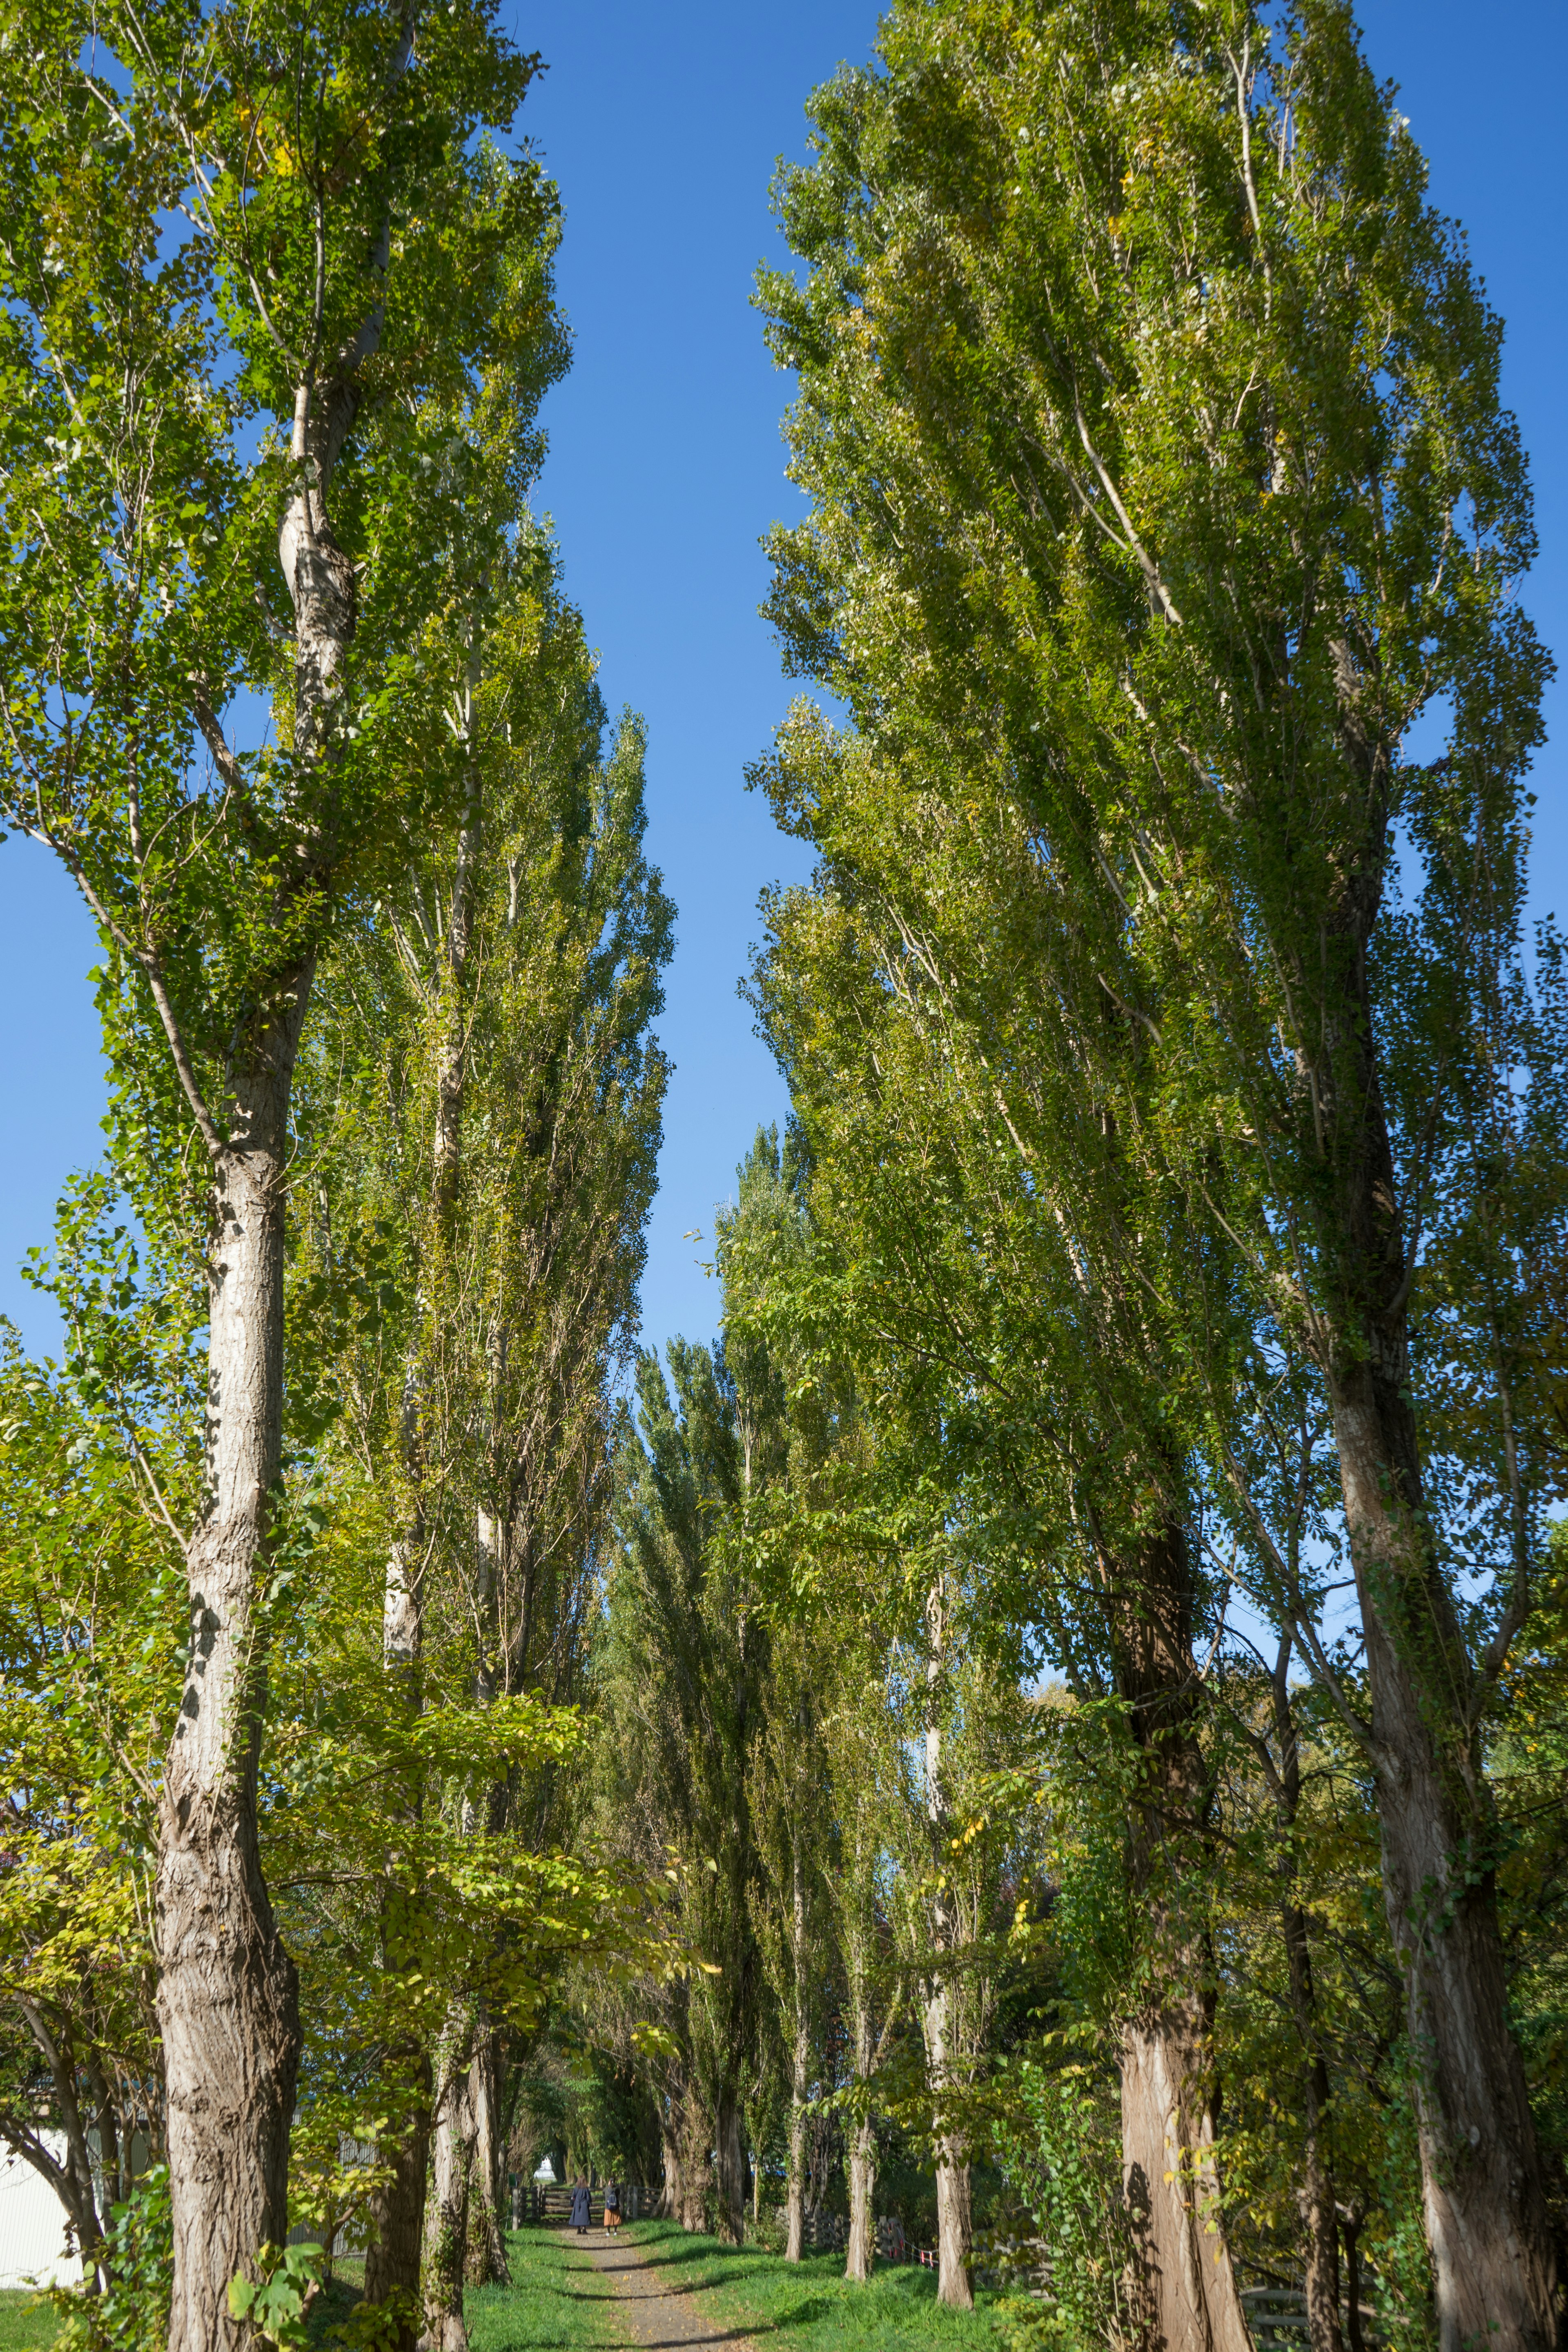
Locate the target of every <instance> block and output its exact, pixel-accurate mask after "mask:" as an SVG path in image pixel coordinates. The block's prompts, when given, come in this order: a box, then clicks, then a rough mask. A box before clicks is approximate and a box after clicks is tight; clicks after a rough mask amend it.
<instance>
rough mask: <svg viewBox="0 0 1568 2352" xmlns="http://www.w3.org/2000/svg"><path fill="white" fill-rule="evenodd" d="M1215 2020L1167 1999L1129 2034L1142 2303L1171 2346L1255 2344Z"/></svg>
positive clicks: (1137, 2303)
mask: <svg viewBox="0 0 1568 2352" xmlns="http://www.w3.org/2000/svg"><path fill="white" fill-rule="evenodd" d="M1209 2027H1210V2020H1209V2017H1208V2014H1207V2011H1206V2005H1205V2003H1204V2002H1203V2001H1202V2000H1196V1999H1194V2000H1184V2001H1176V2000H1166V2001H1165V2002H1164V2003H1163V2005H1162V2006H1161V2007H1160V2008H1159V2009H1158V2010H1156V2011H1151V2012H1149V2013H1148V2014H1146V2015H1145V2016H1143V2017H1141V2018H1137V2019H1134V2020H1133V2021H1131V2022H1130V2023H1129V2024H1128V2025H1126V2026H1124V2027H1123V2029H1122V2037H1121V2153H1122V2161H1123V2164H1124V2166H1125V2177H1126V2183H1127V2201H1128V2205H1129V2207H1130V2209H1131V2219H1132V2226H1133V2231H1134V2233H1135V2236H1136V2239H1137V2241H1138V2246H1139V2252H1140V2256H1141V2276H1140V2278H1139V2280H1138V2281H1137V2283H1136V2288H1135V2293H1134V2297H1133V2302H1134V2307H1135V2308H1139V2307H1141V2308H1142V2315H1143V2316H1144V2319H1145V2323H1146V2325H1147V2328H1148V2334H1149V2340H1150V2343H1151V2345H1152V2346H1154V2347H1159V2346H1163V2347H1165V2352H1177V2347H1193V2352H1197V2347H1204V2352H1210V2347H1212V2352H1250V2343H1251V2339H1250V2337H1249V2336H1248V2335H1247V2326H1246V2322H1245V2320H1244V2318H1243V2316H1242V2310H1241V2301H1240V2297H1239V2295H1238V2294H1237V2288H1236V2281H1235V2276H1234V2273H1233V2272H1232V2270H1231V2263H1230V2252H1229V2247H1228V2245H1227V2243H1226V2238H1225V2235H1224V2231H1223V2226H1222V2223H1223V2216H1222V2211H1221V2206H1220V2190H1219V2167H1218V2164H1217V2161H1216V2159H1215V2133H1214V2109H1213V2103H1212V2100H1211V2097H1210V2095H1209V2087H1208V2072H1209V2064H1210V2056H1209Z"/></svg>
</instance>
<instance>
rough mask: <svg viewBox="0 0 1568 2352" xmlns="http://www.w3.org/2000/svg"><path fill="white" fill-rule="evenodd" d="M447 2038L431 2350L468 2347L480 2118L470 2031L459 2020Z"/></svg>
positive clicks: (428, 2280) (428, 2323) (428, 2293)
mask: <svg viewBox="0 0 1568 2352" xmlns="http://www.w3.org/2000/svg"><path fill="white" fill-rule="evenodd" d="M444 2040H445V2048H444V2053H443V2055H444V2058H445V2061H446V2064H445V2067H444V2070H443V2072H444V2080H443V2082H442V2084H441V2092H440V2099H439V2104H438V2105H437V2109H436V2119H435V2127H434V2129H433V2131H432V2133H431V2137H430V2154H431V2166H430V2191H429V2202H428V2206H427V2210H426V2217H425V2334H426V2338H427V2339H428V2342H429V2346H430V2347H431V2352H468V2330H467V2328H466V2327H465V2326H464V2325H463V2274H464V2269H465V2266H466V2263H467V2257H468V2197H469V2189H470V2181H471V2177H472V2166H473V2160H474V2140H475V2124H474V2115H473V2108H472V2104H471V2100H470V2095H469V2094H470V2085H471V2082H472V2074H471V2066H470V2054H471V2053H469V2050H468V2032H467V2029H466V2027H461V2028H459V2027H458V2026H457V2025H456V2024H454V2025H453V2026H452V2027H451V2028H449V2029H448V2032H447V2036H446V2037H444Z"/></svg>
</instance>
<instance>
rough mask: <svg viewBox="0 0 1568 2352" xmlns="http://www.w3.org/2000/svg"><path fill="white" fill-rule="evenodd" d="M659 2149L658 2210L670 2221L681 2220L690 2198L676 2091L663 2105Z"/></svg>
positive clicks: (659, 2130) (661, 2104)
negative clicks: (683, 2175)
mask: <svg viewBox="0 0 1568 2352" xmlns="http://www.w3.org/2000/svg"><path fill="white" fill-rule="evenodd" d="M658 2153H659V2163H660V2180H659V2190H658V2204H657V2206H656V2207H655V2208H654V2210H655V2211H656V2212H657V2213H658V2215H659V2216H660V2218H661V2219H662V2220H664V2221H680V2220H681V2218H682V2216H683V2213H684V2210H685V2203H686V2199H685V2190H684V2188H683V2185H682V2180H681V2162H680V2158H681V2132H680V2106H679V2098H678V2097H677V2096H676V2095H671V2097H670V2098H669V2101H668V2105H666V2104H665V2103H664V2102H661V2103H660V2105H659V2110H658Z"/></svg>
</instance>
